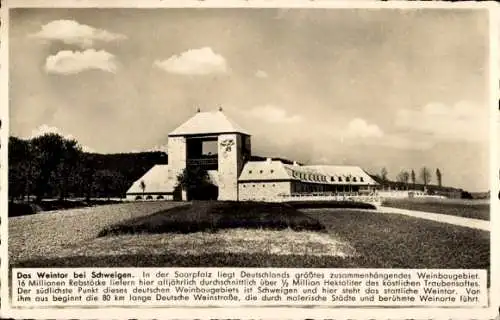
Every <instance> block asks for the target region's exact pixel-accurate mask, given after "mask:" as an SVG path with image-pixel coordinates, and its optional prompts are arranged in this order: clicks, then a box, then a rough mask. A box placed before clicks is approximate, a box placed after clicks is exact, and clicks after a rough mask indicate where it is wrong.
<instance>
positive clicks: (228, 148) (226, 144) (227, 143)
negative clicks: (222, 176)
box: [220, 139, 234, 153]
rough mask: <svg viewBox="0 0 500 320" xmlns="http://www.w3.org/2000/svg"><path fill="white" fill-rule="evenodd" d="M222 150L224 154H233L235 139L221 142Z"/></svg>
mask: <svg viewBox="0 0 500 320" xmlns="http://www.w3.org/2000/svg"><path fill="white" fill-rule="evenodd" d="M220 145H221V147H222V148H224V152H225V153H226V152H231V148H232V146H233V145H234V140H233V139H225V140H222V141H221V142H220Z"/></svg>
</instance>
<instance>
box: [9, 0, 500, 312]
mask: <svg viewBox="0 0 500 320" xmlns="http://www.w3.org/2000/svg"><path fill="white" fill-rule="evenodd" d="M19 7H26V8H28V7H29V8H48V7H51V8H54V7H59V8H66V7H67V8H69V7H71V8H92V7H102V8H122V7H127V8H139V7H140V8H155V7H161V8H366V9H368V8H373V9H377V8H398V9H405V8H408V9H411V8H413V9H415V8H442V9H450V8H461V9H464V10H467V9H489V10H490V56H489V61H490V70H491V72H490V84H491V87H490V90H489V91H490V101H491V117H490V134H491V137H490V190H491V209H490V213H491V226H492V228H491V232H490V236H491V247H490V253H491V268H490V272H491V290H490V301H491V303H490V307H489V308H484V309H464V308H457V309H455V308H347V307H340V308H339V307H335V308H327V309H324V308H307V309H306V308H274V307H269V308H188V309H179V308H137V307H130V308H123V309H118V308H104V309H99V308H81V309H73V308H71V309H69V308H67V309H66V308H59V309H33V310H26V309H25V310H18V309H12V308H10V305H6V304H5V303H3V304H2V306H1V315H2V317H15V318H40V319H48V318H103V316H104V317H105V318H121V317H126V318H158V317H162V318H163V317H168V318H226V317H227V318H229V317H231V318H247V317H251V318H285V317H286V318H345V319H379V318H380V319H382V318H383V319H385V318H433V319H438V318H446V319H450V318H453V319H470V318H476V319H492V318H495V317H497V316H498V308H499V306H500V274H499V271H500V270H499V262H500V250H495V245H494V244H496V243H500V234H499V232H498V231H499V230H498V229H496V228H495V227H496V226H497V225H499V224H500V216H499V215H498V214H495V213H497V212H498V211H499V209H500V203H499V201H498V194H499V191H500V188H499V184H500V176H499V165H498V164H499V158H500V155H499V152H500V150H499V143H500V139H499V137H498V135H499V133H500V131H499V122H500V117H499V110H498V100H499V97H500V92H499V91H500V90H499V87H498V86H499V81H498V79H500V74H499V70H498V69H499V67H498V60H499V59H498V57H499V54H498V47H499V32H498V29H499V26H500V24H499V23H498V18H497V16H498V10H497V8H498V6H497V4H496V3H494V2H489V3H485V2H483V3H471V2H459V3H445V2H413V1H411V2H400V1H395V2H391V1H389V2H374V1H325V0H322V1H307V0H304V1H302V0H292V1H280V0H232V1H229V0H227V1H223V0H205V1H201V0H198V1H196V0H194V1H191V0H184V1H183V0H165V1H161V0H160V1H154V0H141V1H133V0H109V1H100V0H87V1H78V0H49V1H47V0H36V1H30V0H11V1H9V0H7V1H5V2H4V3H3V6H2V8H1V21H2V26H1V30H0V34H1V45H0V58H1V60H0V69H1V70H0V71H1V73H0V97H1V99H2V105H3V107H2V108H1V109H0V110H1V111H0V112H1V113H0V114H1V119H2V127H1V130H0V141H1V142H2V144H3V145H2V148H0V157H1V158H0V163H1V170H0V181H1V188H0V212H1V218H2V224H1V227H0V231H1V243H2V246H1V280H2V284H3V285H2V286H1V296H2V301H4V302H5V301H7V300H8V299H9V298H8V297H9V285H8V279H9V277H8V248H7V241H8V217H7V209H8V205H7V203H8V202H7V200H8V197H7V194H8V183H7V181H8V180H7V179H8V170H7V168H8V157H7V148H6V146H7V141H8V137H9V121H8V119H9V110H8V109H9V108H8V105H9V103H8V101H9V98H8V91H9V90H8V85H9V84H8V79H9V75H8V74H9V63H8V61H9V60H8V57H9V51H8V41H9V37H8V32H9V14H8V9H9V8H19Z"/></svg>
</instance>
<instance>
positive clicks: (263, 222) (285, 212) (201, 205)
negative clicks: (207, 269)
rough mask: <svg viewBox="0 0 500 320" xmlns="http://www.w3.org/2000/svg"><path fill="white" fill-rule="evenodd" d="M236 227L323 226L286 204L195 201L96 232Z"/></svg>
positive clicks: (301, 227)
mask: <svg viewBox="0 0 500 320" xmlns="http://www.w3.org/2000/svg"><path fill="white" fill-rule="evenodd" d="M236 228H246V229H261V228H262V229H273V230H282V229H287V228H290V229H292V230H296V231H301V230H314V231H320V230H324V226H323V225H322V224H321V223H320V222H319V221H317V220H316V219H313V218H311V217H309V216H307V215H305V214H304V213H302V212H300V211H298V210H297V209H295V208H294V207H292V206H290V205H287V204H280V203H265V202H233V201H195V202H193V203H191V204H187V205H183V206H178V207H175V208H171V209H167V210H162V211H159V212H157V213H155V214H152V215H149V216H143V217H139V218H134V219H129V220H126V221H123V222H120V223H117V224H114V225H112V226H108V227H106V228H104V229H103V230H102V231H101V232H100V233H99V236H100V237H104V236H113V235H120V234H144V233H149V234H158V233H192V232H199V231H209V232H217V231H218V230H224V229H236Z"/></svg>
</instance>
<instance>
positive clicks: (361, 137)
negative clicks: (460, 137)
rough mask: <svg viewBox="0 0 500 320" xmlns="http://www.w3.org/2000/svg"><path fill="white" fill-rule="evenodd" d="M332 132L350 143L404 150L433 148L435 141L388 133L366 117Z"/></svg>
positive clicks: (352, 121)
mask: <svg viewBox="0 0 500 320" xmlns="http://www.w3.org/2000/svg"><path fill="white" fill-rule="evenodd" d="M331 134H333V135H338V136H340V137H341V138H340V139H341V141H345V140H346V139H348V140H349V143H357V144H364V145H376V146H382V147H387V148H395V149H402V150H426V149H429V148H432V147H433V146H434V143H432V142H430V141H428V140H415V139H411V137H410V136H409V135H408V134H406V133H398V134H395V133H387V132H384V131H383V130H382V129H381V128H380V127H379V126H378V125H376V124H370V123H368V122H367V121H366V120H365V119H361V118H355V119H352V120H351V121H350V122H349V123H348V124H347V126H346V128H345V129H344V131H343V132H340V131H334V132H332V133H331Z"/></svg>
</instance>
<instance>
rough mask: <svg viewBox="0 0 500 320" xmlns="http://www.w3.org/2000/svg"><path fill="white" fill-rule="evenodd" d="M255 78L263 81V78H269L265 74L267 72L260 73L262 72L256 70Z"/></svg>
mask: <svg viewBox="0 0 500 320" xmlns="http://www.w3.org/2000/svg"><path fill="white" fill-rule="evenodd" d="M255 76H256V77H257V78H261V79H265V78H268V77H269V75H268V74H267V72H265V71H262V70H257V72H255Z"/></svg>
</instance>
